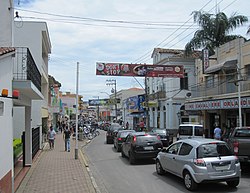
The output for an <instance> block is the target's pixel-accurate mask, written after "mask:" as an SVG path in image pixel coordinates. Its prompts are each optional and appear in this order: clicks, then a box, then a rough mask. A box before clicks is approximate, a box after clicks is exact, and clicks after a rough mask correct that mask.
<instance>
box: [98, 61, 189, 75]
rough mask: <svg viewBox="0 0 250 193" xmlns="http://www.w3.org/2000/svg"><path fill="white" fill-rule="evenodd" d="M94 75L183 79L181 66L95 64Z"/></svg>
mask: <svg viewBox="0 0 250 193" xmlns="http://www.w3.org/2000/svg"><path fill="white" fill-rule="evenodd" d="M96 75H104V76H142V77H145V76H147V77H173V78H183V77H184V69H183V66H182V65H152V64H124V63H102V62H97V63H96Z"/></svg>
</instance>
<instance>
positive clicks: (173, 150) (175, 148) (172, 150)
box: [166, 142, 181, 154]
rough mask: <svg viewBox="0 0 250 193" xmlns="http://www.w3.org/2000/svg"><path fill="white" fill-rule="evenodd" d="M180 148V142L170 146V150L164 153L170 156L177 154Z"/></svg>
mask: <svg viewBox="0 0 250 193" xmlns="http://www.w3.org/2000/svg"><path fill="white" fill-rule="evenodd" d="M180 146H181V142H180V143H175V144H173V145H172V146H170V148H169V149H167V151H166V152H167V153H170V154H177V153H178V151H179V148H180Z"/></svg>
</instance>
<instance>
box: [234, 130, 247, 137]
mask: <svg viewBox="0 0 250 193" xmlns="http://www.w3.org/2000/svg"><path fill="white" fill-rule="evenodd" d="M235 137H242V138H250V129H237V131H236V132H235Z"/></svg>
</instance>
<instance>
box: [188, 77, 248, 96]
mask: <svg viewBox="0 0 250 193" xmlns="http://www.w3.org/2000/svg"><path fill="white" fill-rule="evenodd" d="M237 84H238V82H237V81H236V82H235V83H234V82H218V83H216V84H213V85H206V84H202V85H199V86H195V87H193V88H191V93H192V98H196V97H209V96H213V97H215V96H216V95H217V96H221V95H224V94H236V93H237V92H238V87H237ZM249 90H250V81H242V82H241V92H244V91H249Z"/></svg>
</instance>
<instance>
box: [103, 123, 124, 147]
mask: <svg viewBox="0 0 250 193" xmlns="http://www.w3.org/2000/svg"><path fill="white" fill-rule="evenodd" d="M122 129H123V127H122V126H121V125H120V124H118V123H112V124H111V125H110V127H109V128H108V130H107V132H106V143H107V144H110V143H114V136H115V132H116V131H118V130H122Z"/></svg>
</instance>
